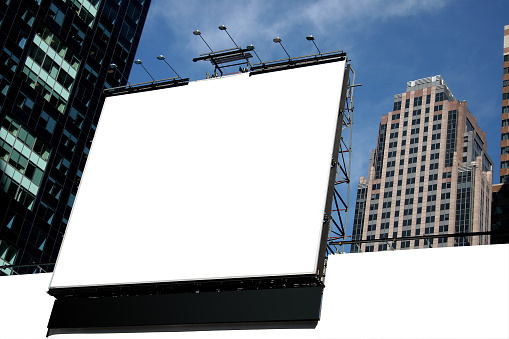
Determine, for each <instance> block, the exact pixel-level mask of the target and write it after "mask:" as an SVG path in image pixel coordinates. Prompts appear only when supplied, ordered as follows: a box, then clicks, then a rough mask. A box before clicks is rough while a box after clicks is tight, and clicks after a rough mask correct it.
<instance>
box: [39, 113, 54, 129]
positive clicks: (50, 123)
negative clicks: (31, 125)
mask: <svg viewBox="0 0 509 339" xmlns="http://www.w3.org/2000/svg"><path fill="white" fill-rule="evenodd" d="M41 119H42V120H44V121H45V123H44V124H43V125H44V127H45V128H46V129H47V130H48V132H50V133H53V131H54V130H55V125H56V123H57V122H56V120H55V119H53V118H52V117H50V116H49V114H48V113H46V112H45V111H42V112H41Z"/></svg>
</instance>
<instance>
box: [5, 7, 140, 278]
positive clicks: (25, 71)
mask: <svg viewBox="0 0 509 339" xmlns="http://www.w3.org/2000/svg"><path fill="white" fill-rule="evenodd" d="M149 6H150V0H26V1H12V0H11V1H0V18H1V20H0V123H1V129H0V266H3V265H12V264H16V265H18V264H19V265H22V264H33V263H53V262H55V260H56V257H57V254H58V251H59V248H60V244H61V242H62V237H63V234H64V231H65V228H66V226H67V220H68V219H69V214H70V212H71V208H72V205H73V202H74V197H75V195H76V191H77V188H78V184H79V182H80V179H81V175H82V171H83V168H84V166H85V162H86V159H87V154H88V151H89V148H90V144H91V141H92V138H93V136H94V132H95V128H96V126H97V122H98V120H99V115H100V111H101V108H102V105H103V103H104V97H103V94H102V90H103V89H104V88H105V87H113V86H119V85H124V84H125V83H126V79H127V78H128V77H129V73H130V70H131V65H132V63H133V61H134V55H135V53H136V48H137V46H138V43H139V39H140V36H141V31H142V29H143V25H144V23H145V19H146V16H147V12H148V8H149ZM112 63H115V64H116V65H117V69H116V71H115V72H112V73H110V72H109V65H110V64H112ZM50 270H52V266H50V265H46V266H44V265H43V266H39V267H25V268H16V269H11V268H9V269H0V275H2V274H22V273H34V272H39V271H50Z"/></svg>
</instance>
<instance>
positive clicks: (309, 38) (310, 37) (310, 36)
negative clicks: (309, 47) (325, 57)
mask: <svg viewBox="0 0 509 339" xmlns="http://www.w3.org/2000/svg"><path fill="white" fill-rule="evenodd" d="M306 40H307V41H311V42H312V43H313V45H315V47H316V50H317V51H318V54H320V55H322V52H320V50H319V49H318V46H317V45H316V43H315V37H314V36H312V35H308V36H307V37H306Z"/></svg>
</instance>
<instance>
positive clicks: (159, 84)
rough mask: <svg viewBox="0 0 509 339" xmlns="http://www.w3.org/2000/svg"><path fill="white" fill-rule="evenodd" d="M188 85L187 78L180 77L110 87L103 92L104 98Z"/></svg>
mask: <svg viewBox="0 0 509 339" xmlns="http://www.w3.org/2000/svg"><path fill="white" fill-rule="evenodd" d="M188 83H189V78H185V79H182V78H180V77H174V78H168V79H161V80H155V81H149V82H141V83H139V84H133V85H129V86H120V87H112V88H106V89H104V90H103V93H104V95H105V96H107V97H108V96H114V95H121V94H128V93H138V92H146V91H152V90H155V89H162V88H168V87H178V86H185V85H187V84H188Z"/></svg>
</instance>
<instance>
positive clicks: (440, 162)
mask: <svg viewBox="0 0 509 339" xmlns="http://www.w3.org/2000/svg"><path fill="white" fill-rule="evenodd" d="M485 135H486V133H485V132H483V131H481V129H480V127H479V126H478V125H477V122H476V118H475V117H474V116H472V114H471V113H470V112H469V111H468V108H467V103H466V101H461V102H460V101H458V100H456V99H455V98H454V96H453V95H452V93H451V91H450V90H449V88H448V87H447V85H446V84H445V83H444V81H443V79H442V77H441V76H439V75H437V76H433V77H428V78H424V79H419V80H415V81H410V82H408V83H407V90H406V92H405V93H403V94H397V95H395V96H394V108H393V111H392V112H389V114H387V115H384V116H383V117H382V122H381V123H380V128H379V132H378V142H377V146H376V149H374V150H372V151H371V155H370V161H369V174H368V177H367V178H365V177H361V178H360V183H359V186H358V190H357V201H356V205H355V215H354V223H353V233H352V240H371V239H388V240H387V241H383V242H373V243H362V244H354V245H352V248H351V252H372V251H384V250H388V249H389V250H390V249H391V248H392V249H412V248H427V247H443V246H466V245H476V244H487V243H489V236H487V235H484V236H469V237H449V238H447V237H443V238H438V239H414V240H405V241H397V242H393V241H392V240H391V239H393V238H399V237H408V236H420V235H435V234H436V235H438V234H449V233H458V232H461V233H466V232H480V231H489V230H490V226H491V225H490V212H491V187H492V161H491V159H490V158H489V156H488V155H487V153H486V137H485Z"/></svg>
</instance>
